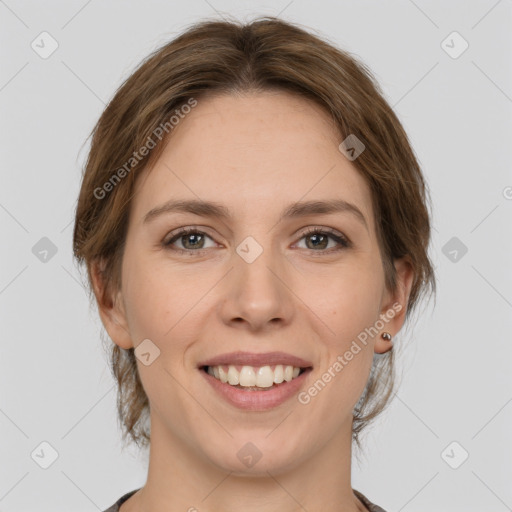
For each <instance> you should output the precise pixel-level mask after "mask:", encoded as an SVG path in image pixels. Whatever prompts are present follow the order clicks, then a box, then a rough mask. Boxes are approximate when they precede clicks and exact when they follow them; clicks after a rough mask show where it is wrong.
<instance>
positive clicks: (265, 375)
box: [256, 366, 274, 388]
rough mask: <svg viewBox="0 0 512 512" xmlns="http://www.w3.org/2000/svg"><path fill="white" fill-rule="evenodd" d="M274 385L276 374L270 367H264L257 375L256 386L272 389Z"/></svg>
mask: <svg viewBox="0 0 512 512" xmlns="http://www.w3.org/2000/svg"><path fill="white" fill-rule="evenodd" d="M273 384H274V372H273V371H272V370H271V369H270V366H262V367H261V368H260V369H259V370H258V373H257V374H256V386H258V387H259V388H270V387H272V386H273Z"/></svg>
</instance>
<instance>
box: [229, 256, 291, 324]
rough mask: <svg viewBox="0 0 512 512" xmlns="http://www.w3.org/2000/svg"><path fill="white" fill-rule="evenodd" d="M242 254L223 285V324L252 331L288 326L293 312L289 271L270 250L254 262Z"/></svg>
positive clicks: (236, 259) (235, 261)
mask: <svg viewBox="0 0 512 512" xmlns="http://www.w3.org/2000/svg"><path fill="white" fill-rule="evenodd" d="M239 249H240V248H239ZM253 249H254V248H252V249H251V250H253ZM240 254H242V256H240ZM240 254H239V253H238V252H237V253H235V254H234V256H233V268H232V269H231V271H230V272H229V274H228V275H227V276H226V279H225V280H224V283H223V287H224V288H223V297H224V300H223V302H222V307H221V315H222V319H223V321H224V322H225V323H229V324H231V326H234V325H238V326H239V327H240V328H245V329H249V330H250V331H262V330H263V331H264V330H268V329H274V328H276V327H277V326H279V325H281V326H285V325H288V324H289V323H290V322H291V321H292V317H293V312H294V308H293V300H294V297H293V293H292V291H291V290H292V289H293V287H292V284H291V282H290V280H291V277H290V275H289V269H288V270H287V268H286V265H283V264H282V262H281V261H279V258H278V257H277V256H276V255H275V254H273V253H272V251H271V250H263V251H262V252H261V253H260V254H259V255H258V256H257V257H256V258H255V259H254V260H252V258H251V257H248V258H246V255H245V254H244V252H243V251H240Z"/></svg>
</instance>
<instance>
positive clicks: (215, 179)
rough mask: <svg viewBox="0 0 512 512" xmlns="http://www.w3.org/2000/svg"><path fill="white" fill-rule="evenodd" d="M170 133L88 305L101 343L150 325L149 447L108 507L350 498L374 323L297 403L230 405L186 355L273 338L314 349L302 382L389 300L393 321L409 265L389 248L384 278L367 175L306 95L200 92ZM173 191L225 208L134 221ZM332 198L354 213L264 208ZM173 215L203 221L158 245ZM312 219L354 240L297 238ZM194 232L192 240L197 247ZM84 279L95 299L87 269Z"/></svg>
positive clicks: (333, 506)
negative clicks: (115, 281)
mask: <svg viewBox="0 0 512 512" xmlns="http://www.w3.org/2000/svg"><path fill="white" fill-rule="evenodd" d="M171 134H172V137H170V139H169V142H168V144H167V146H166V148H165V150H164V152H163V153H162V155H161V156H160V158H159V159H158V160H157V161H156V163H155V165H154V166H153V167H152V168H151V169H146V170H144V171H143V172H142V173H141V176H139V179H138V181H137V186H136V193H135V195H134V197H133V202H132V205H131V210H130V220H129V228H128V233H127V239H126V246H125V252H124V256H123V262H122V289H121V290H118V291H117V293H116V296H115V297H113V299H114V305H110V306H109V304H100V315H101V319H102V322H103V324H104V326H105V328H106V330H107V332H108V334H109V335H110V337H111V339H112V340H113V341H114V343H116V344H117V345H119V346H120V347H122V348H124V349H128V348H131V347H136V346H137V345H138V344H139V343H141V341H142V340H144V339H150V340H151V341H152V342H153V343H154V344H155V345H156V346H157V347H158V348H159V350H160V355H159V357H157V358H156V359H155V360H154V361H153V362H152V363H151V364H150V365H148V366H146V365H144V364H142V363H141V362H140V361H137V364H138V369H139V373H140V377H141V380H142V383H143V385H144V389H145V391H146V393H147V395H148V398H149V401H150V405H151V407H150V409H151V414H150V415H151V448H150V462H149V471H148V478H147V482H146V485H145V486H144V487H143V488H142V489H141V490H140V491H138V492H137V493H135V495H133V496H132V497H131V498H130V499H128V500H127V501H126V502H125V503H124V504H123V505H122V506H121V512H134V511H142V510H144V511H146V512H160V511H162V512H163V511H169V510H182V511H188V510H190V511H192V510H195V509H193V508H191V507H195V508H196V509H197V510H199V511H201V512H214V511H217V512H218V511H219V510H222V511H226V512H231V511H233V512H234V511H236V510H245V511H247V512H256V511H257V512H265V511H272V512H274V511H276V510H279V511H283V512H292V511H297V510H302V509H301V507H304V509H305V510H310V511H313V510H322V511H326V512H329V511H333V512H334V511H340V510H344V511H347V512H355V511H358V510H359V511H360V510H366V508H365V507H364V506H363V504H362V503H361V502H360V501H359V500H358V499H357V498H356V496H355V495H354V493H353V491H352V488H351V480H350V474H351V427H352V410H353V407H354V406H355V404H356V403H357V401H358V399H359V397H360V395H361V393H362V391H363V390H364V387H365V384H366V382H367V379H368V376H369V372H370V368H371V365H372V359H373V353H374V352H377V353H383V352H386V351H387V350H389V349H390V347H391V343H389V342H387V341H385V340H383V339H381V337H380V333H379V335H378V336H375V337H374V338H369V340H368V343H367V345H366V346H365V345H362V344H360V345H361V348H362V350H361V351H360V352H359V353H358V354H357V355H355V356H354V358H353V359H352V360H351V361H350V362H349V363H348V364H347V365H346V366H345V367H344V368H343V370H342V371H341V372H339V373H338V374H337V375H336V377H335V378H333V379H332V380H331V381H330V382H329V383H328V384H327V385H326V386H325V387H324V389H322V391H321V392H319V393H318V394H317V395H316V396H315V397H314V398H312V399H311V401H310V403H309V404H307V405H304V404H300V403H299V402H298V401H297V399H296V398H295V397H293V398H292V399H290V400H288V401H287V402H285V403H284V404H281V405H280V406H278V407H276V408H274V409H271V410H268V411H264V412H261V411H259V412H249V411H242V410H240V409H238V408H236V407H234V406H232V405H230V404H228V403H227V402H225V401H224V400H223V399H222V398H220V397H219V396H218V394H217V393H216V392H215V391H214V390H213V389H212V388H211V387H210V385H209V384H208V383H206V381H205V379H204V377H203V376H202V375H201V374H200V373H199V372H200V371H199V370H198V369H197V364H198V363H199V362H200V361H204V360H205V359H206V358H210V357H213V356H215V355H217V354H220V353H223V352H231V351H235V350H247V351H253V352H267V351H274V350H279V351H284V352H288V353H291V354H295V355H298V356H300V357H303V358H304V359H306V360H308V361H311V362H312V364H313V371H312V373H311V374H310V375H309V377H308V381H307V384H306V387H305V388H304V389H307V387H309V386H311V384H312V383H313V382H315V381H316V380H317V379H319V378H320V376H321V375H322V374H323V373H324V372H325V371H326V370H327V368H329V367H330V366H332V364H333V362H334V361H336V358H337V356H338V355H343V354H344V353H345V352H346V351H347V350H348V349H349V347H350V345H351V343H352V342H353V340H355V339H356V338H357V335H358V334H359V333H360V332H362V331H363V330H364V329H365V328H366V327H369V326H372V325H373V324H374V323H375V322H376V321H377V320H378V319H379V315H380V314H384V313H386V312H387V311H388V310H390V309H392V305H393V304H394V303H396V302H398V303H399V304H401V305H402V306H403V308H402V310H401V311H400V312H399V313H397V314H396V315H395V316H394V318H392V319H391V320H390V321H389V322H387V323H386V325H385V327H384V329H382V331H387V332H389V333H391V334H392V335H393V336H394V335H396V333H397V332H398V331H399V330H400V328H401V327H402V325H403V322H404V317H405V310H406V308H405V305H406V303H407V298H408V296H409V293H410V287H411V283H412V278H413V270H412V266H411V265H410V262H409V261H408V259H407V258H405V259H401V260H396V261H395V268H396V269H397V272H398V276H397V278H398V283H399V286H398V288H397V291H396V292H395V293H391V292H390V291H389V290H387V289H386V287H385V284H384V270H383V267H382V263H381V259H380V251H379V246H378V244H377V239H376V232H375V224H374V220H373V210H372V200H371V196H370V190H369V188H368V186H367V184H366V182H365V179H364V178H363V177H362V176H361V175H360V174H359V172H358V171H357V170H356V168H355V167H354V165H353V164H352V163H351V162H350V161H349V160H348V159H347V158H346V157H345V156H344V155H343V154H342V153H341V152H340V151H339V149H338V145H339V144H340V142H341V141H342V140H343V139H342V138H341V136H340V134H339V133H337V132H336V130H335V128H334V126H333V124H332V122H331V120H330V118H329V117H328V115H327V114H326V113H325V112H324V111H323V110H322V109H321V108H320V107H318V106H317V105H315V104H314V103H312V102H310V101H308V100H306V99H303V98H300V97H297V96H295V95H291V94H289V93H284V92H268V91H267V92H264V93H261V92H260V93H248V94H244V95H238V96H231V95H229V96H228V95H222V96H214V97H210V98H208V99H201V100H200V101H199V102H198V105H197V106H196V107H195V108H194V109H193V110H192V111H191V113H189V114H188V115H187V116H186V117H185V119H184V120H182V121H180V124H179V125H178V126H177V127H175V128H174V129H173V131H172V132H171ZM149 171H151V172H149ZM171 198H172V199H178V198H179V199H198V198H201V199H203V200H212V201H216V202H220V203H223V204H224V205H226V206H227V207H229V208H230V209H231V210H232V212H233V218H232V219H231V220H228V221H221V220H219V219H216V218H208V217H202V216H197V215H193V214H189V213H167V214H165V215H162V216H160V217H158V218H155V219H154V220H153V221H152V222H150V223H148V224H144V223H143V217H144V215H145V214H146V213H147V212H148V211H149V210H151V209H152V208H154V207H156V206H159V205H161V204H162V203H164V202H166V201H168V200H169V199H171ZM334 198H343V199H345V200H347V201H349V202H351V203H352V204H354V205H356V206H357V207H358V208H359V209H360V210H361V212H362V213H363V215H364V217H365V219H366V222H367V227H365V226H364V225H363V224H362V223H361V222H359V221H358V220H357V218H356V217H355V216H354V215H352V214H350V213H347V212H342V213H335V214H315V215H311V216H308V217H304V218H295V219H291V220H286V221H282V222H280V223H278V222H277V220H278V216H279V214H280V213H281V210H282V209H283V208H284V206H285V205H288V204H289V203H292V202H295V201H298V200H311V199H318V200H326V199H334ZM188 226H194V227H197V229H198V230H200V231H203V232H204V233H206V234H207V235H208V236H207V237H204V238H203V241H202V242H199V243H198V242H197V239H196V240H194V239H191V238H190V236H188V237H186V236H185V237H184V238H178V239H177V240H176V241H175V242H174V244H173V246H174V248H176V249H185V248H188V249H189V253H190V254H180V253H178V252H176V251H173V250H172V249H170V248H164V247H163V246H162V242H165V241H166V240H169V239H170V238H171V236H169V234H170V233H171V232H172V233H171V234H174V233H175V232H176V230H177V228H180V227H188ZM310 227H319V228H332V229H334V230H337V231H339V232H341V233H343V234H344V235H345V236H346V237H347V238H348V239H349V240H350V241H351V242H352V246H351V247H349V248H343V247H341V246H339V244H338V243H337V242H335V241H334V240H333V239H330V238H329V239H328V240H329V241H328V244H329V245H328V246H327V242H324V243H319V242H318V241H317V240H316V239H314V237H313V239H312V237H311V235H309V236H306V237H304V234H303V233H304V232H305V231H306V230H307V229H308V228H310ZM247 236H252V237H253V238H254V239H255V240H256V241H257V242H258V243H259V244H260V246H261V247H262V248H263V253H262V254H261V255H260V256H259V257H258V258H257V259H256V260H255V261H254V262H252V263H250V264H249V263H247V262H246V261H245V260H244V259H242V258H241V257H240V256H239V255H238V254H237V252H236V247H237V246H238V244H240V243H241V242H242V241H243V240H244V239H245V238H246V237H247ZM187 242H188V245H185V244H187ZM314 242H317V243H316V245H315V243H314ZM318 246H319V247H318ZM196 247H198V248H201V247H202V248H204V249H205V250H204V252H203V253H202V254H201V255H196V254H194V251H196V253H197V251H198V248H196ZM331 248H339V249H340V250H339V251H337V252H329V251H330V250H331V251H332V249H331ZM94 287H95V293H96V297H97V298H98V300H99V297H100V291H101V288H102V283H101V281H100V279H99V277H98V275H96V274H95V277H94ZM249 441H250V442H252V443H253V444H254V445H255V446H256V447H257V448H258V449H259V451H260V452H261V453H262V457H261V459H260V460H259V461H258V462H257V463H256V464H255V465H254V466H252V467H251V468H248V467H245V466H244V465H243V464H242V463H241V462H240V460H239V459H238V457H237V452H238V451H239V450H240V449H241V448H242V447H243V446H244V445H245V444H246V443H247V442H249Z"/></svg>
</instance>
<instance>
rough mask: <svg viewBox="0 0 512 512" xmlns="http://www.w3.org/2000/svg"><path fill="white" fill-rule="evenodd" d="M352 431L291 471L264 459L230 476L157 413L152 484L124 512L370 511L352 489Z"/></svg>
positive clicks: (153, 429) (293, 465)
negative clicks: (160, 419)
mask: <svg viewBox="0 0 512 512" xmlns="http://www.w3.org/2000/svg"><path fill="white" fill-rule="evenodd" d="M350 419H351V418H350ZM351 427H352V425H351V423H350V422H347V424H346V425H344V426H343V428H342V429H340V431H339V432H338V433H337V434H336V435H335V436H334V437H333V438H331V439H330V440H329V441H328V442H327V443H326V444H324V445H323V446H322V445H319V446H318V448H317V450H315V452H314V455H313V456H312V457H311V456H310V457H309V458H307V457H308V455H307V454H301V453H300V446H299V447H298V448H297V458H296V460H295V461H294V462H293V463H290V464H289V465H288V466H286V467H283V466H277V465H272V464H271V465H270V467H268V466H265V465H264V464H261V462H263V457H262V459H261V460H260V461H258V463H256V464H255V465H254V466H253V467H252V468H251V469H248V470H247V471H245V472H242V471H240V470H239V469H236V468H233V469H232V470H231V471H229V470H226V469H223V468H220V467H219V466H217V465H215V464H214V463H212V462H211V460H210V459H208V458H206V457H205V455H204V454H203V453H202V452H198V450H197V448H195V447H194V446H190V445H188V444H187V443H185V442H184V441H183V440H182V439H180V438H179V437H178V436H176V435H174V434H173V433H171V432H169V430H168V429H166V428H165V426H164V425H163V423H162V422H161V421H159V417H158V416H157V415H156V414H154V413H153V410H152V411H151V446H150V454H149V469H148V478H147V482H146V484H145V486H144V487H143V488H142V489H141V490H140V491H138V492H137V493H135V494H134V495H133V496H132V497H131V498H129V499H128V500H127V501H126V502H125V503H124V504H123V505H121V509H120V512H139V511H142V510H144V511H145V512H167V511H169V510H183V511H188V512H199V511H200V512H215V511H219V510H223V511H225V512H232V511H233V512H234V511H238V510H244V511H245V512H267V511H268V512H270V511H275V510H279V511H280V512H296V511H297V510H322V511H325V512H339V511H340V510H343V511H344V512H357V511H366V510H367V509H366V508H365V507H364V506H363V504H362V503H361V502H360V501H359V500H358V499H357V497H356V496H355V494H354V493H353V491H352V487H351V479H350V475H351V434H352V430H351Z"/></svg>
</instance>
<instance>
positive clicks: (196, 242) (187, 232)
mask: <svg viewBox="0 0 512 512" xmlns="http://www.w3.org/2000/svg"><path fill="white" fill-rule="evenodd" d="M205 237H206V238H209V239H210V240H213V239H212V238H211V237H210V236H209V235H207V234H206V233H204V232H202V231H198V230H197V229H194V228H184V229H181V230H180V231H178V232H177V233H175V234H174V235H173V236H172V238H170V239H169V240H167V241H165V242H163V245H164V247H166V248H169V249H171V250H175V251H178V252H189V253H190V252H200V251H201V250H204V249H205V247H204V240H205ZM175 242H180V243H181V244H182V245H185V246H184V247H183V248H179V247H178V248H173V247H172V245H173V244H174V243H175ZM186 246H188V247H186Z"/></svg>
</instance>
